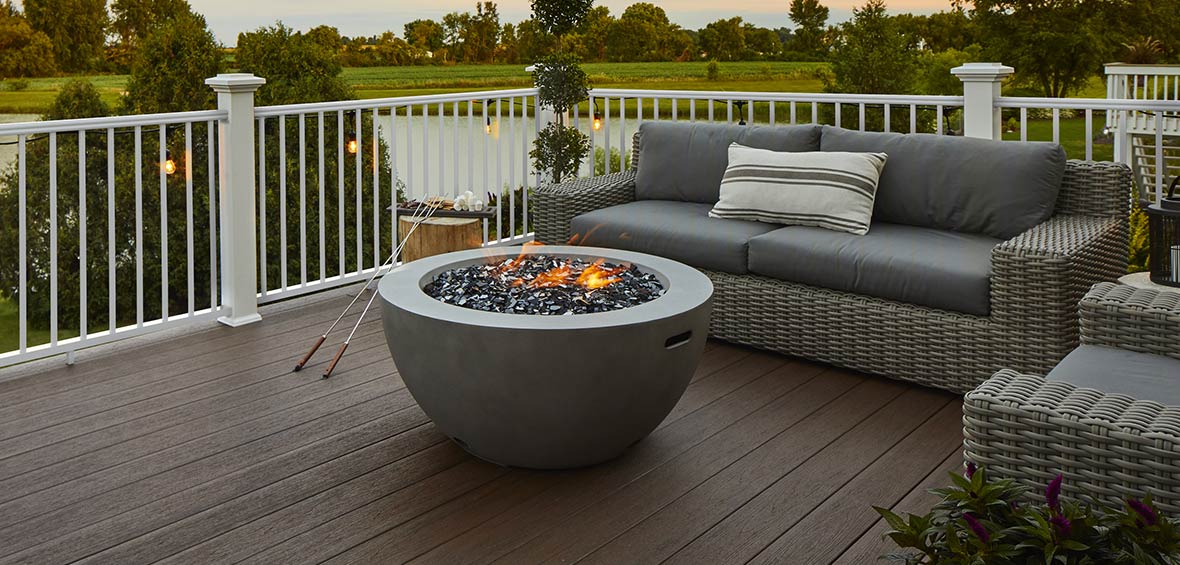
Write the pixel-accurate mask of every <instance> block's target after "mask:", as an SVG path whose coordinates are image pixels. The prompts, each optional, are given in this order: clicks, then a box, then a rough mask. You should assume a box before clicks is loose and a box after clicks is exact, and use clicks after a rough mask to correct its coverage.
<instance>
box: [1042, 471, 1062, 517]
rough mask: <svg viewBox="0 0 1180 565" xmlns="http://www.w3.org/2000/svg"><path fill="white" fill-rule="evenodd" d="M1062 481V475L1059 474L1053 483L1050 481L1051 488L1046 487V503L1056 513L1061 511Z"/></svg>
mask: <svg viewBox="0 0 1180 565" xmlns="http://www.w3.org/2000/svg"><path fill="white" fill-rule="evenodd" d="M1061 480H1062V477H1061V473H1058V474H1057V476H1056V477H1054V478H1053V480H1052V481H1049V486H1047V487H1045V502H1047V503H1048V504H1049V508H1051V509H1053V511H1054V512H1057V511H1058V510H1060V509H1061V500H1060V498H1061Z"/></svg>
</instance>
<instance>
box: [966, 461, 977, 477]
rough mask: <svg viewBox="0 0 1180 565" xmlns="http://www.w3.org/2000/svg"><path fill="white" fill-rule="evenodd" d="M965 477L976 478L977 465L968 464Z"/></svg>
mask: <svg viewBox="0 0 1180 565" xmlns="http://www.w3.org/2000/svg"><path fill="white" fill-rule="evenodd" d="M963 476H964V477H967V478H968V479H970V478H971V477H974V476H975V463H972V462H970V461H968V462H967V472H965V473H963Z"/></svg>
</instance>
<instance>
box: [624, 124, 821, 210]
mask: <svg viewBox="0 0 1180 565" xmlns="http://www.w3.org/2000/svg"><path fill="white" fill-rule="evenodd" d="M819 132H820V128H819V126H813V125H806V126H786V127H775V126H739V125H733V124H710V123H689V122H644V123H642V124H640V125H639V133H640V136H639V170H638V171H636V174H635V197H636V198H637V199H639V200H679V201H682V202H703V203H706V204H713V203H714V202H717V198H718V194H720V191H721V177H722V176H723V175H724V174H725V167H726V165H728V164H729V145H730V144H731V143H740V144H742V145H745V146H746V147H754V148H757V149H770V150H772V151H819Z"/></svg>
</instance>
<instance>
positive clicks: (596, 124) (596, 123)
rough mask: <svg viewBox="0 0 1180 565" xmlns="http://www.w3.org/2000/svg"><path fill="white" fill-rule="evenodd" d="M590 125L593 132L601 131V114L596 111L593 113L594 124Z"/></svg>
mask: <svg viewBox="0 0 1180 565" xmlns="http://www.w3.org/2000/svg"><path fill="white" fill-rule="evenodd" d="M591 125H592V127H593V128H594V131H598V130H600V129H602V113H600V112H599V111H597V110H595V111H594V122H593V123H592V124H591Z"/></svg>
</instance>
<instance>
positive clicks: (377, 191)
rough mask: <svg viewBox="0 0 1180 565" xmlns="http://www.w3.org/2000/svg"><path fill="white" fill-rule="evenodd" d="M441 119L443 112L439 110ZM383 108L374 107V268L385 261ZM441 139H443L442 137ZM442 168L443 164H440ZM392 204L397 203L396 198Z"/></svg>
mask: <svg viewBox="0 0 1180 565" xmlns="http://www.w3.org/2000/svg"><path fill="white" fill-rule="evenodd" d="M439 116H440V119H441V116H442V112H441V111H440V112H439ZM380 118H381V110H380V109H379V108H373V156H372V161H373V268H374V269H379V268H381V265H382V264H383V263H384V260H383V257H381V132H380V127H381V124H380V123H379V120H380ZM439 139H442V138H441V137H440V138H439ZM439 167H440V169H441V165H440V166H439ZM392 204H394V205H396V204H397V199H396V198H395V199H394V200H393V202H392Z"/></svg>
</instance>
